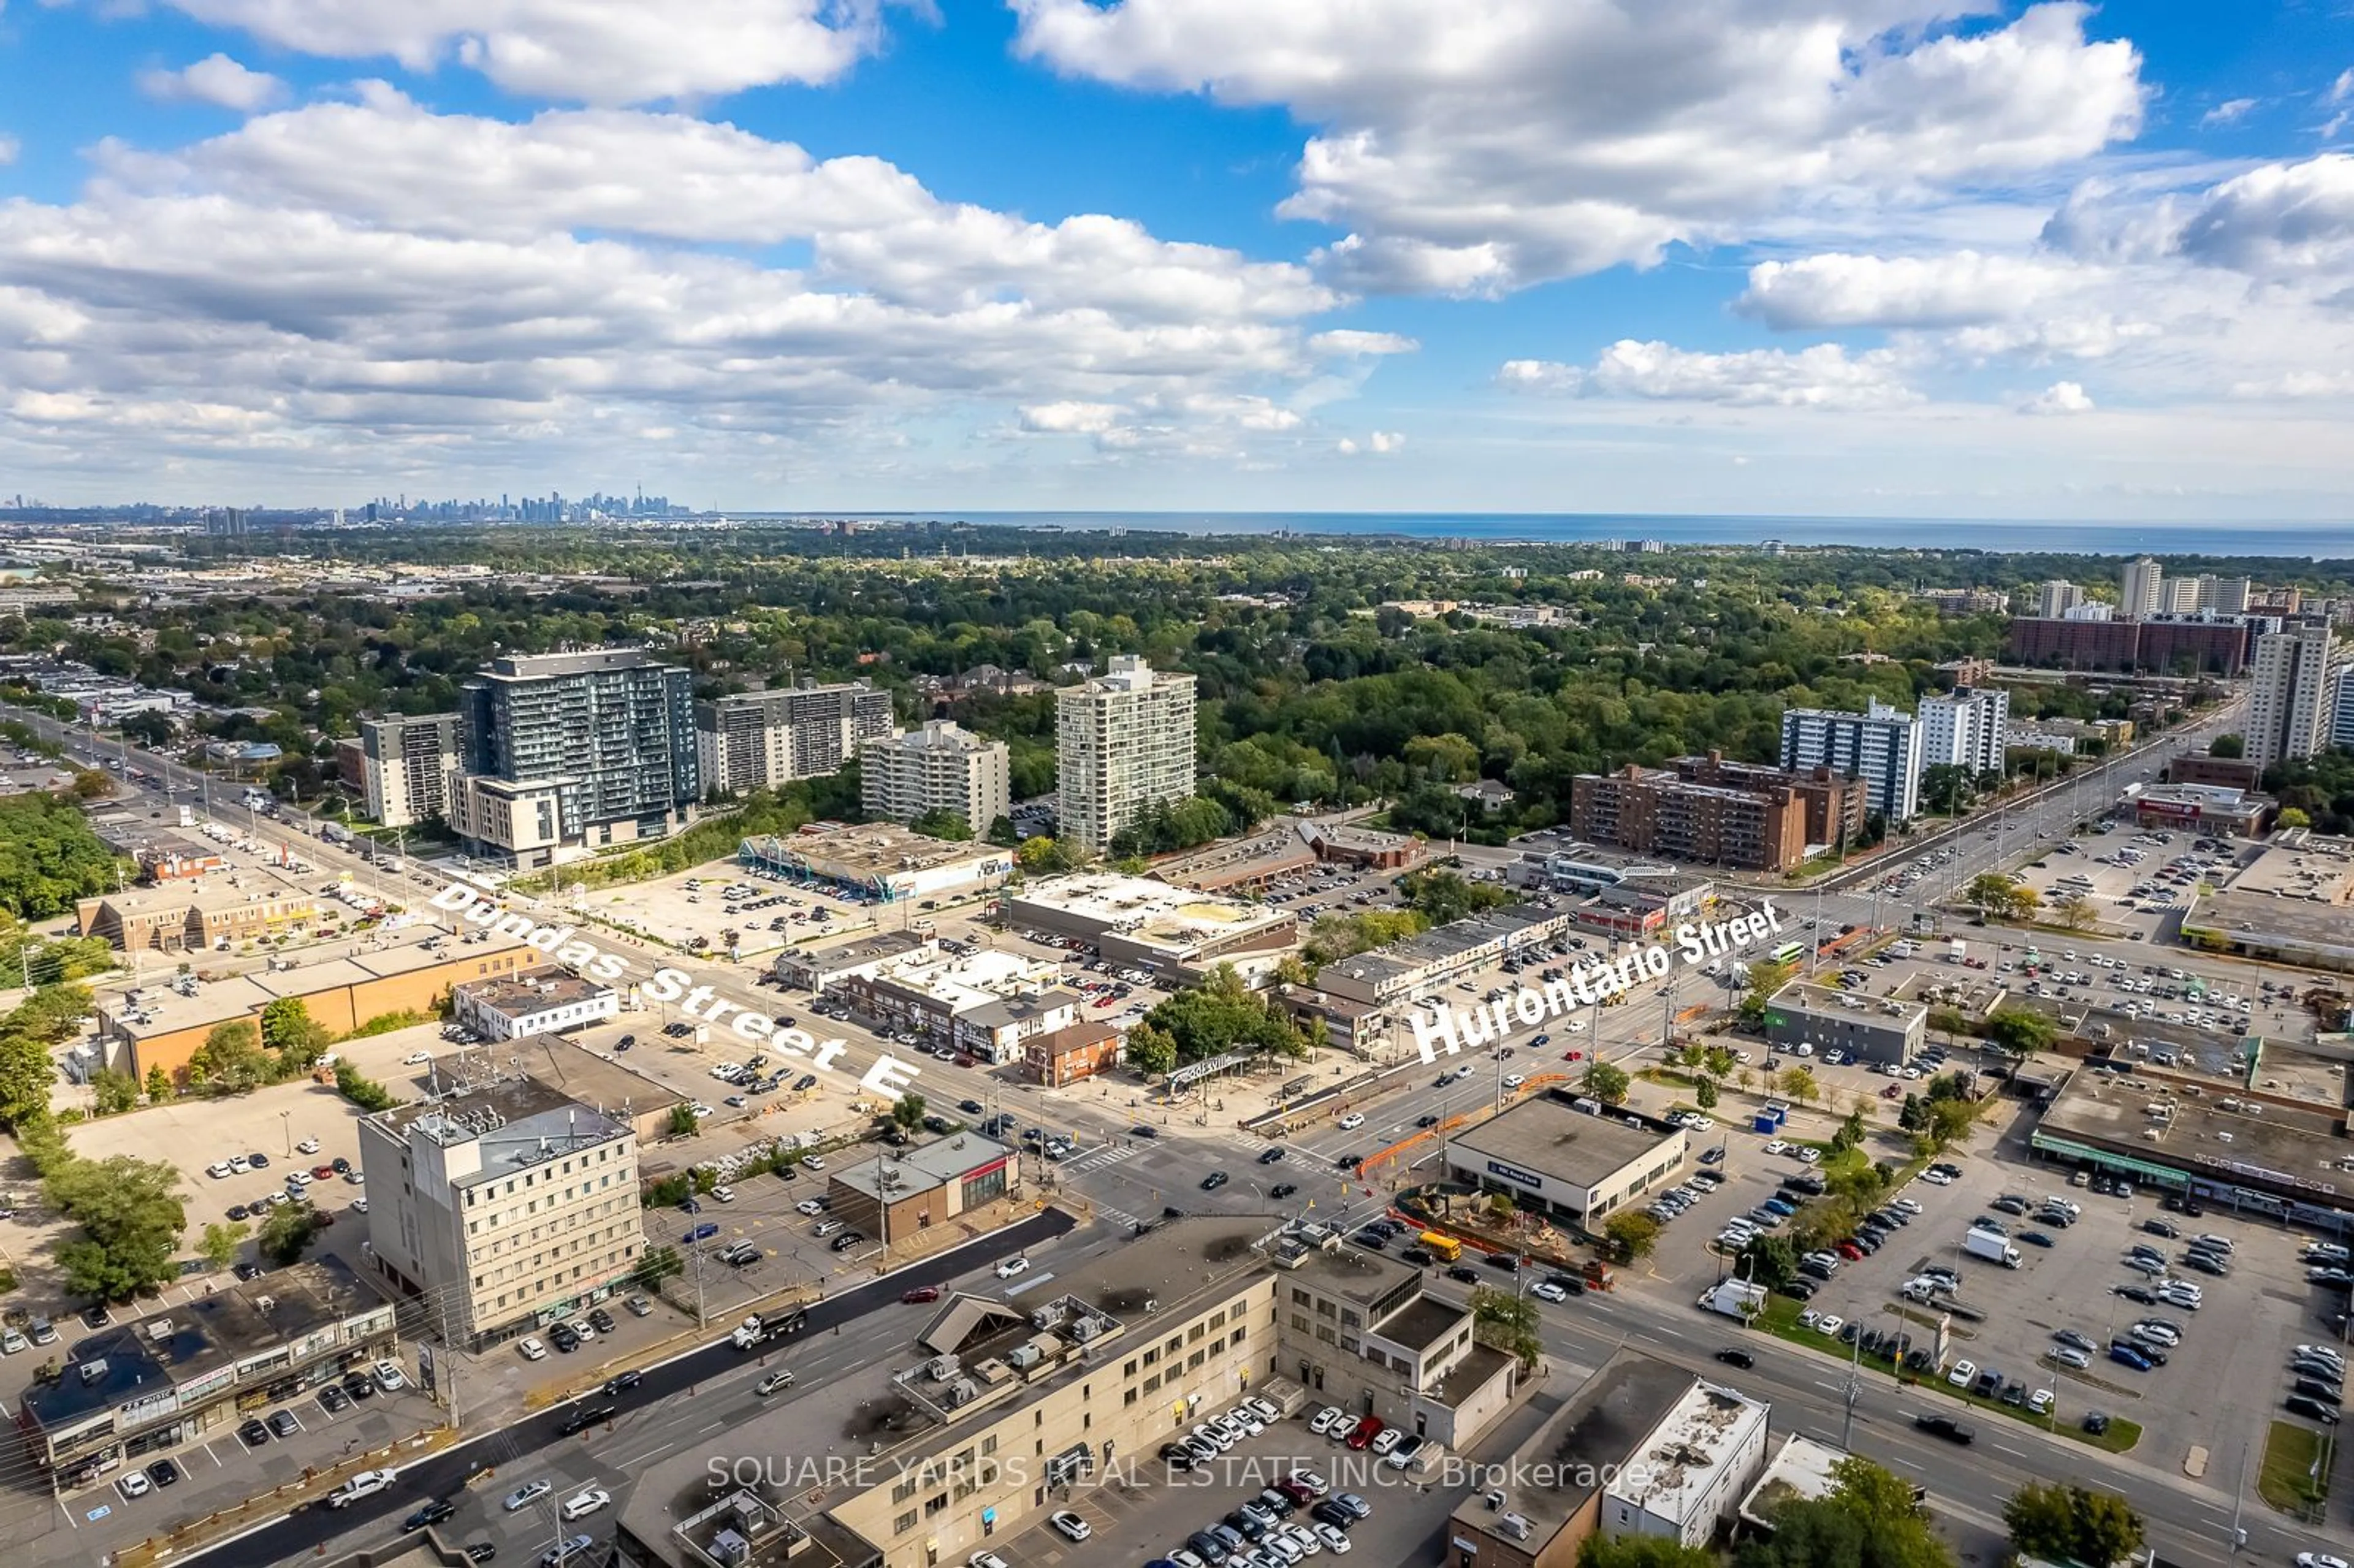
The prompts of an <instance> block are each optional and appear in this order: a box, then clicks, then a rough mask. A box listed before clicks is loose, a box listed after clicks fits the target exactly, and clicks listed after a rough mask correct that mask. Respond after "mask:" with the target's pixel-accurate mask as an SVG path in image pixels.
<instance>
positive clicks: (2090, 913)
mask: <svg viewBox="0 0 2354 1568" xmlns="http://www.w3.org/2000/svg"><path fill="white" fill-rule="evenodd" d="M2052 914H2053V915H2055V916H2058V917H2059V920H2060V924H2062V926H2065V927H2068V929H2070V930H2071V931H2089V930H2091V929H2092V928H2093V927H2094V925H2095V924H2097V923H2098V922H2099V920H2100V918H2101V912H2100V910H2099V908H2098V907H2097V906H2094V903H2093V901H2092V900H2091V899H2089V898H2087V897H2085V896H2084V895H2083V894H2081V893H2072V894H2070V895H2068V896H2067V897H2065V898H2062V900H2060V902H2058V903H2057V904H2054V905H2053V906H2052Z"/></svg>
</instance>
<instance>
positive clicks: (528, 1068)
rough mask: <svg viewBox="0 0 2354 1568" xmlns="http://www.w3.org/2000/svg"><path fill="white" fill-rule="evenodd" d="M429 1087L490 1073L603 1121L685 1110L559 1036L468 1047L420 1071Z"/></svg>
mask: <svg viewBox="0 0 2354 1568" xmlns="http://www.w3.org/2000/svg"><path fill="white" fill-rule="evenodd" d="M422 1071H423V1074H424V1075H426V1077H427V1081H428V1082H429V1083H438V1084H440V1085H441V1086H443V1087H445V1088H446V1087H448V1086H451V1085H452V1084H456V1083H462V1082H465V1081H467V1080H469V1079H471V1078H474V1077H477V1076H482V1077H488V1076H489V1075H491V1074H492V1073H493V1072H494V1071H508V1072H520V1073H526V1074H528V1075H531V1076H532V1077H533V1078H535V1079H537V1080H538V1081H539V1082H540V1083H543V1084H545V1085H546V1086H548V1087H549V1088H551V1089H554V1090H556V1091H557V1093H559V1094H562V1095H564V1096H566V1097H568V1098H570V1099H571V1100H573V1101H574V1102H575V1103H577V1104H579V1105H584V1106H593V1107H596V1108H597V1109H598V1110H599V1111H602V1112H603V1113H605V1114H606V1115H607V1116H610V1117H614V1118H621V1119H633V1118H638V1117H642V1116H644V1115H645V1114H646V1113H647V1112H649V1111H666V1110H668V1109H669V1108H670V1107H673V1106H676V1105H684V1104H685V1103H686V1097H684V1095H681V1094H680V1093H678V1091H677V1090H675V1089H673V1088H669V1087H667V1086H664V1085H662V1084H659V1083H656V1082H655V1081H654V1080H653V1079H652V1078H649V1077H647V1076H645V1075H643V1074H642V1073H639V1072H637V1071H635V1070H633V1069H632V1068H631V1067H628V1066H626V1065H623V1064H622V1063H621V1061H620V1059H619V1058H616V1059H614V1060H612V1061H610V1062H609V1061H607V1060H606V1059H605V1058H604V1057H603V1056H600V1055H599V1054H597V1053H596V1052H594V1051H591V1050H590V1049H588V1046H586V1045H584V1044H580V1043H579V1042H578V1041H576V1040H573V1039H571V1038H570V1037H568V1036H567V1035H562V1034H525V1035H522V1036H519V1037H518V1038H516V1039H514V1040H502V1041H499V1042H497V1043H496V1044H493V1045H470V1046H466V1047H464V1048H463V1049H461V1050H457V1051H453V1052H451V1053H449V1054H446V1055H443V1056H437V1057H435V1058H434V1061H433V1065H432V1066H431V1067H429V1068H426V1069H423V1070H422Z"/></svg>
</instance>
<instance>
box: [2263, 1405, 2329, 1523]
mask: <svg viewBox="0 0 2354 1568" xmlns="http://www.w3.org/2000/svg"><path fill="white" fill-rule="evenodd" d="M2320 1452H2321V1434H2320V1433H2318V1432H2316V1431H2314V1430H2313V1429H2312V1428H2311V1427H2309V1426H2299V1425H2297V1424H2296V1422H2294V1421H2275V1422H2274V1423H2273V1426H2272V1431H2271V1433H2270V1434H2269V1435H2267V1436H2266V1437H2265V1438H2264V1468H2263V1470H2261V1471H2260V1472H2258V1474H2257V1476H2256V1495H2257V1496H2258V1497H2260V1498H2262V1499H2264V1501H2266V1502H2268V1503H2270V1504H2272V1505H2273V1507H2274V1508H2276V1509H2279V1510H2281V1511H2282V1512H2284V1513H2294V1514H2297V1515H2299V1516H2303V1515H2304V1514H2305V1513H2306V1512H2307V1511H2309V1510H2310V1509H2311V1508H2312V1505H2313V1504H2315V1503H2317V1502H2320V1501H2321V1500H2322V1499H2325V1498H2327V1496H2328V1495H2329V1489H2328V1488H2327V1486H2316V1485H2315V1484H2314V1481H2313V1478H2312V1471H2313V1462H2314V1459H2315V1458H2316V1457H2317V1456H2318V1455H2319V1454H2320Z"/></svg>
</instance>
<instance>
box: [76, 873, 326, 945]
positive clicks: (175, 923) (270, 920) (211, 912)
mask: <svg viewBox="0 0 2354 1568" xmlns="http://www.w3.org/2000/svg"><path fill="white" fill-rule="evenodd" d="M318 917H319V905H318V901H317V900H316V899H314V898H313V897H312V896H311V895H309V894H307V893H299V892H295V891H292V890H291V889H282V890H281V889H269V888H237V887H217V888H205V889H198V890H194V891H191V890H188V889H178V890H174V889H169V888H157V889H155V890H154V891H152V892H150V891H144V890H143V891H139V892H133V893H117V894H110V895H107V896H105V897H103V898H84V899H81V900H80V901H78V902H77V903H76V904H75V905H74V924H75V926H76V927H77V928H78V929H79V930H80V932H81V934H82V935H83V936H85V937H103V938H106V939H107V940H108V941H110V942H111V943H113V944H114V945H115V946H116V947H117V948H121V949H122V951H124V952H126V953H192V952H193V953H206V952H211V951H213V950H214V949H216V948H233V947H236V946H237V945H238V944H239V943H241V942H258V941H262V940H265V939H267V938H271V937H276V936H281V935H283V934H284V933H287V932H290V931H298V930H301V929H302V928H303V927H307V926H309V925H310V924H311V923H312V922H313V921H314V920H316V919H317V918H318Z"/></svg>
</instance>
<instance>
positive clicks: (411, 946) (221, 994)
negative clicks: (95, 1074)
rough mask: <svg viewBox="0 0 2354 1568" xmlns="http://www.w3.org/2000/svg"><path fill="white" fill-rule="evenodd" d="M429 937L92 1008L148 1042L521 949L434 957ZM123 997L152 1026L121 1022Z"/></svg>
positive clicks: (150, 987) (345, 946) (468, 950)
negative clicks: (280, 1002) (319, 994)
mask: <svg viewBox="0 0 2354 1568" xmlns="http://www.w3.org/2000/svg"><path fill="white" fill-rule="evenodd" d="M433 935H434V932H433V928H432V927H429V926H417V927H410V928H409V930H408V931H406V932H402V933H399V934H398V938H408V939H398V938H396V939H395V940H393V941H392V942H390V943H389V944H388V945H387V946H384V947H379V948H371V947H369V946H368V945H367V943H368V941H369V939H370V938H359V939H357V940H350V939H332V940H328V941H323V942H316V943H313V945H311V946H310V947H307V948H296V949H295V950H294V951H292V952H291V953H285V954H281V957H282V958H284V959H288V960H290V961H291V962H292V965H293V967H292V968H291V969H257V970H255V971H254V972H253V973H251V974H244V975H233V976H230V977H228V978H227V979H223V980H204V981H200V982H199V983H198V985H197V987H196V995H194V996H182V995H181V994H180V993H179V992H177V991H174V990H172V989H171V988H170V987H169V986H167V985H161V984H157V983H156V982H154V981H153V980H151V981H149V982H148V983H147V984H145V985H143V986H137V987H131V986H110V987H107V988H104V989H102V990H101V991H99V993H98V997H97V1007H98V1010H99V1011H100V1012H101V1013H103V1014H104V1015H105V1016H106V1018H107V1019H108V1021H109V1022H111V1023H112V1024H113V1026H114V1028H115V1029H116V1030H117V1031H118V1032H119V1033H122V1035H123V1036H124V1037H126V1038H128V1039H132V1040H153V1039H155V1038H157V1037H159V1036H162V1035H166V1034H172V1033H177V1032H179V1031H180V1030H183V1029H204V1028H209V1027H211V1026H212V1025H213V1024H216V1023H222V1022H227V1021H228V1020H229V1019H232V1018H244V1017H247V1016H249V1014H251V1013H253V1012H257V1011H259V1010H260V1009H261V1008H263V1007H266V1006H268V1005H269V1004H270V1002H272V1001H276V1000H277V999H278V998H280V997H281V996H308V995H310V994H312V993H313V992H314V991H326V990H328V989H330V988H332V987H334V986H338V985H355V984H359V983H363V982H365V981H367V980H384V979H387V978H389V977H391V976H394V975H401V974H409V973H413V972H414V971H416V970H419V969H433V968H436V967H437V966H439V965H441V964H445V963H458V962H461V961H472V960H477V959H484V958H488V957H489V956H491V955H492V954H493V953H502V952H504V951H506V950H507V949H508V948H518V947H521V946H522V945H523V944H522V943H521V942H520V941H518V940H517V939H516V938H513V937H503V936H492V937H490V938H486V939H485V940H483V941H480V942H476V943H473V944H472V945H467V944H462V943H447V944H445V945H444V946H443V947H442V948H440V950H438V951H436V950H433V949H430V948H426V947H424V946H423V945H422V944H423V941H424V940H425V939H426V938H430V937H432V936H433ZM196 967H197V968H198V969H202V968H203V967H204V966H203V964H202V962H201V961H198V962H197V965H196ZM130 990H136V991H138V992H139V1007H138V1011H139V1012H145V1013H149V1014H152V1015H153V1021H152V1022H147V1023H133V1022H131V1021H130V1020H129V1019H128V1018H127V1017H125V1016H124V1014H125V1013H127V1012H130V1011H132V1010H131V1008H130V1006H129V1004H128V1003H127V1002H125V1001H123V992H124V991H130Z"/></svg>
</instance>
